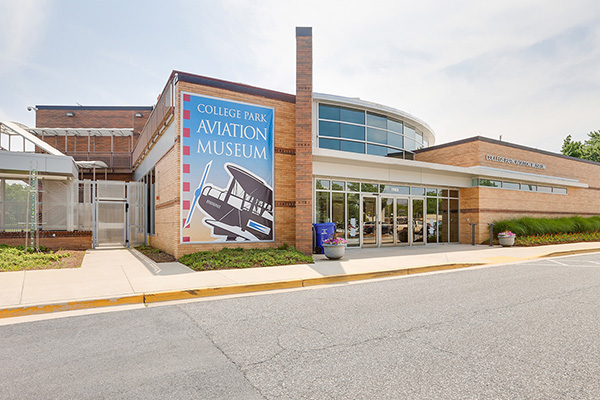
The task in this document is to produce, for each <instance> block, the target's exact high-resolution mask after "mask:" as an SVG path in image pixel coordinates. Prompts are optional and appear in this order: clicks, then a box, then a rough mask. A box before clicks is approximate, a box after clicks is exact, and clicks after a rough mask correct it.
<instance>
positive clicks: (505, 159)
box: [485, 154, 546, 169]
mask: <svg viewBox="0 0 600 400" xmlns="http://www.w3.org/2000/svg"><path fill="white" fill-rule="evenodd" d="M485 159H486V160H487V161H495V162H501V163H505V164H513V165H520V166H523V167H530V168H537V169H546V164H539V163H534V162H530V161H523V160H515V159H514V158H509V157H502V156H497V155H493V154H486V156H485Z"/></svg>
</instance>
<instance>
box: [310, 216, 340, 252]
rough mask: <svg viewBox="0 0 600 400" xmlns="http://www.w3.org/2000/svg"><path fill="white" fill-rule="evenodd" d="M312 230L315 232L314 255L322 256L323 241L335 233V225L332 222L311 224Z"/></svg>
mask: <svg viewBox="0 0 600 400" xmlns="http://www.w3.org/2000/svg"><path fill="white" fill-rule="evenodd" d="M313 229H314V232H315V242H314V245H313V248H314V252H315V253H316V254H323V241H324V240H325V239H329V238H330V237H332V236H333V234H334V233H335V224H334V223H333V222H324V223H322V224H313Z"/></svg>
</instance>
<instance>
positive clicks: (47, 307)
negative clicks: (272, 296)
mask: <svg viewBox="0 0 600 400" xmlns="http://www.w3.org/2000/svg"><path fill="white" fill-rule="evenodd" d="M596 252H600V248H595V249H580V250H566V251H556V252H552V253H546V254H541V255H538V256H534V257H531V258H530V259H536V258H547V257H559V256H568V255H576V254H585V253H596ZM491 264H494V263H453V264H439V265H429V266H422V267H412V268H401V269H394V270H388V271H375V272H362V273H356V274H340V275H329V276H323V277H318V278H306V279H295V280H289V281H275V282H263V283H250V284H242V285H232V286H222V287H209V288H201V289H185V290H173V291H163V292H148V293H140V294H132V295H127V296H122V297H110V298H103V299H90V300H74V301H69V302H59V303H53V304H41V305H30V306H16V307H8V308H2V309H0V319H2V318H11V317H20V316H26V315H36V314H47V313H53V312H60V311H71V310H83V309H88V308H100V307H109V306H117V305H127V304H150V303H159V302H165V301H174V300H189V299H194V298H202V297H214V296H225V295H230V294H242V293H253V292H266V291H270V290H279V289H293V288H302V287H308V286H317V285H328V284H333V283H344V282H354V281H362V280H369V279H377V278H389V277H394V276H402V275H413V274H422V273H425V272H434V271H444V270H450V269H461V268H468V267H477V266H481V265H491Z"/></svg>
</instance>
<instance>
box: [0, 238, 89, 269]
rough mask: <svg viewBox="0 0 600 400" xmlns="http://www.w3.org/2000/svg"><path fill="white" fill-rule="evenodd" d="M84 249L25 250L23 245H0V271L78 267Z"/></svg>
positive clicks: (42, 248) (81, 260)
mask: <svg viewBox="0 0 600 400" xmlns="http://www.w3.org/2000/svg"><path fill="white" fill-rule="evenodd" d="M84 255H85V251H84V250H57V251H51V250H48V249H46V248H44V247H41V248H40V251H26V250H25V249H24V246H16V247H15V246H8V245H4V244H2V245H0V271H2V272H4V271H24V270H34V269H55V268H79V267H81V263H82V262H83V256H84Z"/></svg>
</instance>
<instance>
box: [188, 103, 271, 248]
mask: <svg viewBox="0 0 600 400" xmlns="http://www.w3.org/2000/svg"><path fill="white" fill-rule="evenodd" d="M180 104H181V197H180V198H181V216H182V222H181V224H182V225H181V226H182V228H181V243H212V242H244V241H246V242H270V241H273V240H274V233H273V225H274V224H273V222H274V219H273V214H274V196H273V179H274V178H273V162H274V157H273V153H274V151H273V130H274V110H273V109H272V108H268V107H262V106H257V105H254V104H247V103H238V102H234V101H230V100H224V99H218V98H213V97H206V96H200V95H197V94H193V93H182V94H181V103H180Z"/></svg>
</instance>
